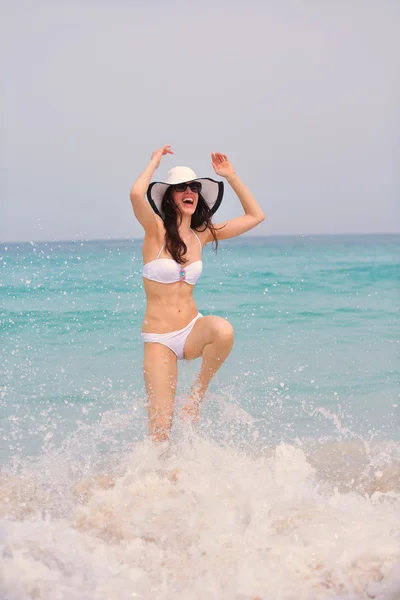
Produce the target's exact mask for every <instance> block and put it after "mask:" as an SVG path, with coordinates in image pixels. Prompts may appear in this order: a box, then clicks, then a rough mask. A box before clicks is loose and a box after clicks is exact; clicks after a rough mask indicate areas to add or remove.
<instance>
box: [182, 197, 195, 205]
mask: <svg viewBox="0 0 400 600" xmlns="http://www.w3.org/2000/svg"><path fill="white" fill-rule="evenodd" d="M183 204H193V200H192V199H191V198H185V199H184V200H183Z"/></svg>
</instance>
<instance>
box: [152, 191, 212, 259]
mask: <svg viewBox="0 0 400 600" xmlns="http://www.w3.org/2000/svg"><path fill="white" fill-rule="evenodd" d="M171 190H172V188H171V186H169V187H167V189H166V191H165V194H164V197H163V199H162V202H161V212H162V214H163V219H164V226H165V231H166V236H165V240H166V241H165V247H166V249H167V250H168V252H169V253H170V255H171V256H172V258H173V259H174V260H175V261H176V262H177V263H179V264H184V263H186V262H187V259H186V258H184V256H185V254H186V252H187V246H186V244H185V242H184V241H183V240H182V239H181V236H180V235H179V230H178V227H179V225H180V224H181V222H182V213H181V210H180V208H179V207H178V206H177V205H176V204H175V202H174V200H173V198H172V192H171ZM190 227H191V228H192V229H195V230H197V231H205V230H206V229H207V228H208V229H209V230H210V232H211V235H212V236H213V238H214V247H215V250H217V248H218V240H217V234H216V229H215V227H214V225H213V224H212V221H211V208H210V207H209V206H208V204H207V202H206V201H205V200H204V198H203V196H202V195H201V194H199V199H198V202H197V206H196V210H195V211H194V213H193V215H192V219H191V221H190ZM201 227H202V229H201Z"/></svg>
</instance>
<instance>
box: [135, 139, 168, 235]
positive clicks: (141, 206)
mask: <svg viewBox="0 0 400 600" xmlns="http://www.w3.org/2000/svg"><path fill="white" fill-rule="evenodd" d="M166 154H173V152H172V150H171V146H169V145H168V146H163V147H162V148H159V149H158V150H156V151H155V152H153V154H152V155H151V160H150V162H149V164H148V165H147V167H146V168H145V170H144V171H143V173H141V174H140V175H139V177H138V178H137V179H136V181H135V183H134V184H133V186H132V189H131V193H130V198H131V202H132V207H133V212H134V213H135V217H136V218H137V220H138V221H139V223H140V224H141V226H142V227H143V229H144V230H145V232H146V233H149V234H152V233H155V232H156V231H157V228H158V221H160V220H161V219H160V217H159V216H158V215H156V213H155V212H154V210H153V209H152V208H151V206H150V204H149V203H148V202H147V200H146V192H147V188H148V187H149V185H150V181H151V178H152V177H153V173H154V171H155V170H156V169H157V168H158V166H159V164H160V162H161V159H162V157H163V156H165V155H166Z"/></svg>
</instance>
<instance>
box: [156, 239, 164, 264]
mask: <svg viewBox="0 0 400 600" xmlns="http://www.w3.org/2000/svg"><path fill="white" fill-rule="evenodd" d="M164 246H165V243H164V244H163V245H162V246H161V250H160V252H159V253H158V254H157V259H158V258H160V254H161V252H162V251H163V250H164ZM157 259H156V260H157Z"/></svg>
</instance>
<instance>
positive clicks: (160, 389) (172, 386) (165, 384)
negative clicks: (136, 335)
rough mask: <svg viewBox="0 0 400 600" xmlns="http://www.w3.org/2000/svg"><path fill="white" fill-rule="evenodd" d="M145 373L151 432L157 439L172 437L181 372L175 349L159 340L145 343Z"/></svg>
mask: <svg viewBox="0 0 400 600" xmlns="http://www.w3.org/2000/svg"><path fill="white" fill-rule="evenodd" d="M143 375H144V381H145V384H146V392H147V402H148V411H149V434H150V438H151V439H152V440H153V441H154V442H164V441H165V440H167V439H168V437H169V432H170V430H171V426H172V417H173V414H174V400H175V391H176V382H177V375H178V366H177V358H176V355H175V353H174V352H172V350H170V349H169V348H167V346H163V345H162V344H157V343H155V344H154V343H145V344H144V363H143Z"/></svg>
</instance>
